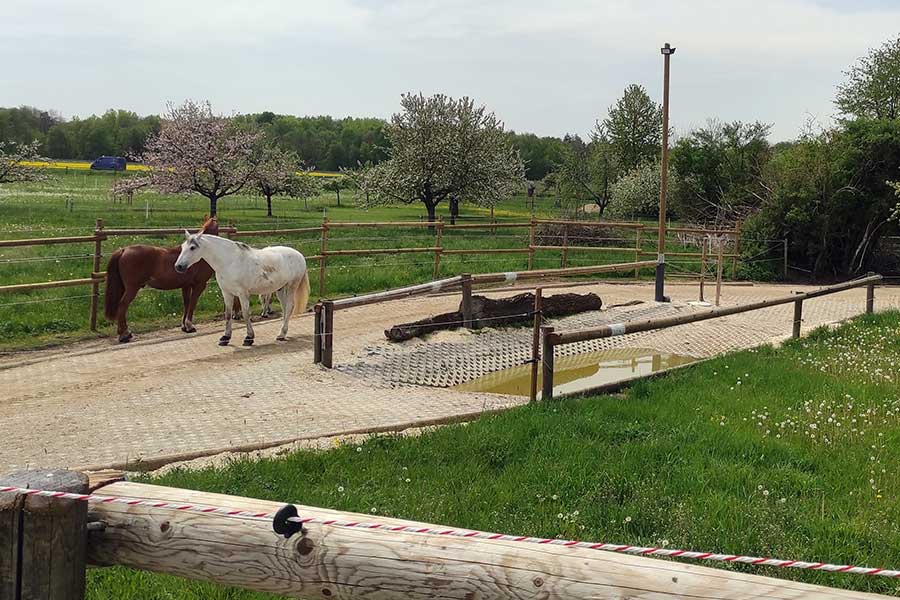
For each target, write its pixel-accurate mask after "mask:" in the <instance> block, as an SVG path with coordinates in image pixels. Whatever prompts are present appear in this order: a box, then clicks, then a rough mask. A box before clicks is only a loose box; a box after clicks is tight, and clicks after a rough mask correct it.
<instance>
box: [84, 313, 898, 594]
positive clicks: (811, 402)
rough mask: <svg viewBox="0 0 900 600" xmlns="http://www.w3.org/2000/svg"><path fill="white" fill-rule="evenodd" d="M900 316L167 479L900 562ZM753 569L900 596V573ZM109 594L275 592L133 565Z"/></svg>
mask: <svg viewBox="0 0 900 600" xmlns="http://www.w3.org/2000/svg"><path fill="white" fill-rule="evenodd" d="M898 380H900V314H898V313H886V314H881V315H876V316H874V317H862V318H859V319H857V320H855V321H853V322H852V323H850V324H847V325H845V326H843V327H841V328H840V329H838V330H819V331H816V332H814V333H813V334H812V335H810V336H809V337H808V338H805V339H802V340H799V341H795V342H791V343H789V344H787V345H786V346H784V347H781V348H778V349H773V348H771V347H765V348H761V349H759V350H753V351H747V352H741V353H737V354H732V355H728V356H725V357H721V358H718V359H714V360H711V361H708V362H705V363H700V364H698V365H695V366H692V367H688V368H685V369H682V370H680V371H678V372H675V373H672V374H670V375H669V376H668V377H665V378H662V379H657V380H653V381H645V382H641V383H639V384H638V385H636V386H634V387H632V388H631V389H629V390H627V392H626V393H625V396H624V397H594V398H587V399H579V400H564V401H557V402H553V403H548V404H544V405H535V406H528V407H523V408H519V409H515V410H510V411H507V412H505V413H502V414H499V415H496V416H491V417H486V418H483V419H480V420H478V421H476V422H474V423H471V424H469V425H468V426H449V427H444V428H441V429H438V430H436V431H433V432H431V433H427V434H425V435H422V436H421V437H413V438H401V437H395V436H386V437H377V438H373V439H371V440H370V441H369V442H367V443H365V444H361V445H359V446H356V445H351V446H344V447H339V448H336V449H333V450H330V451H327V452H310V451H306V452H297V453H294V454H291V455H289V456H287V457H284V458H278V459H265V460H259V461H246V460H240V461H235V462H233V463H231V464H230V465H228V466H226V467H224V468H219V469H212V468H210V469H205V470H201V471H183V470H182V471H175V472H172V473H170V474H168V475H166V476H164V477H160V478H157V479H151V480H149V481H151V482H152V483H159V484H163V485H170V486H176V487H184V488H190V489H199V490H206V491H211V492H222V493H226V494H234V495H242V496H247V497H255V498H266V499H271V500H280V501H295V502H298V503H304V504H309V505H315V506H322V507H329V508H334V509H340V510H349V511H356V512H360V513H366V514H374V515H376V516H381V515H385V516H391V517H400V518H407V519H414V520H421V521H427V522H433V523H441V524H446V525H453V526H459V527H467V528H476V529H483V530H491V531H500V532H506V533H518V534H524V535H536V536H546V537H554V536H560V537H565V538H579V539H585V540H598V541H600V540H602V541H610V542H617V543H627V544H633V545H646V546H666V547H679V548H690V549H698V550H707V551H717V552H730V553H741V554H751V555H756V556H775V557H779V558H789V559H806V560H817V561H823V562H837V563H851V564H857V565H867V566H879V567H884V568H897V567H898V566H900V558H898V557H900V454H898V453H897V452H896V448H897V447H898V443H900V398H898V385H897V382H898ZM731 568H734V569H741V570H746V571H749V572H753V573H759V574H765V575H771V576H776V577H785V578H792V579H799V580H803V581H807V582H812V583H818V584H823V585H830V586H835V587H844V588H850V589H855V590H860V591H870V592H879V593H884V594H890V595H895V596H900V587H898V583H897V582H896V581H892V580H885V579H879V578H876V577H873V578H864V577H860V576H851V575H835V574H826V573H813V572H800V571H789V570H778V569H773V568H769V569H758V568H749V567H741V566H732V567H731ZM88 597H89V598H91V599H92V600H99V599H113V598H132V599H135V600H139V599H147V600H150V599H154V600H155V599H159V598H166V599H172V600H175V599H188V598H191V599H193V598H222V599H225V598H228V599H233V600H238V599H240V600H250V599H261V598H272V597H271V596H264V595H259V594H253V593H249V592H242V591H238V590H225V589H222V588H218V587H215V586H211V585H206V584H198V583H194V582H188V581H185V580H179V579H175V578H171V577H164V576H157V575H151V574H147V573H137V572H134V571H130V570H127V569H119V568H117V569H104V570H97V571H93V572H92V573H91V575H90V578H89V594H88Z"/></svg>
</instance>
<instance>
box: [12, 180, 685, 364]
mask: <svg viewBox="0 0 900 600" xmlns="http://www.w3.org/2000/svg"><path fill="white" fill-rule="evenodd" d="M117 177H122V175H115V174H112V173H97V172H91V171H80V172H70V173H68V174H66V173H64V172H62V173H58V174H57V175H56V177H55V179H54V180H53V181H51V182H46V183H37V184H27V185H24V184H23V185H15V186H4V187H0V239H22V238H42V237H59V236H73V235H89V234H90V233H91V232H92V231H93V227H94V222H95V219H96V218H98V217H100V218H103V219H104V224H105V226H106V227H107V228H136V227H172V226H195V225H196V224H199V223H200V221H201V219H202V217H203V215H204V214H205V213H206V212H207V210H208V202H207V200H206V199H205V198H202V197H200V196H196V195H184V196H162V195H157V194H150V193H148V194H139V195H137V196H136V197H135V200H134V203H133V204H131V205H128V204H126V203H123V202H120V201H115V200H113V199H112V198H110V197H109V188H110V185H111V184H112V182H113V181H115V179H116V178H117ZM274 204H275V211H274V213H275V216H274V217H267V216H266V211H265V203H264V202H263V201H261V200H260V199H258V198H254V197H250V196H234V197H227V198H225V199H223V200H222V201H220V204H219V208H220V220H221V221H222V222H227V221H229V220H233V221H234V222H235V223H236V224H237V226H238V227H239V228H240V229H242V230H249V229H270V228H275V227H303V226H313V225H319V224H321V222H322V218H323V216H326V215H327V217H328V218H329V219H330V220H332V221H416V220H420V219H424V216H425V215H424V210H423V208H422V207H421V206H420V205H410V206H393V207H379V208H371V209H362V208H359V207H357V206H355V205H354V203H353V199H352V194H350V193H348V192H344V193H343V194H342V202H341V204H342V205H341V206H340V207H338V206H337V205H336V198H335V196H334V194H333V193H328V194H327V195H323V196H320V197H318V198H315V199H312V200H310V201H309V202H307V203H304V202H302V201H298V200H284V199H277V198H276V199H275V202H274ZM441 209H442V211H446V207H441ZM489 214H490V213H489V211H488V210H487V209H478V208H474V207H463V216H464V218H466V219H470V220H471V219H482V220H485V219H488V218H489ZM531 214H532V213H531V206H530V204H528V203H527V202H526V198H524V197H520V198H514V199H511V200H509V201H507V202H504V203H503V204H501V205H499V206H497V207H496V208H495V217H496V219H497V220H498V221H504V220H505V221H527V220H528V219H529V218H530V217H531ZM535 214H536V215H537V216H539V217H551V216H556V217H558V216H559V210H558V209H556V208H554V206H553V199H551V198H538V199H537V200H536V202H535ZM445 218H446V215H445ZM600 235H606V236H608V237H613V238H616V239H612V240H609V239H605V240H602V241H600V240H593V243H594V244H602V245H606V246H609V245H613V246H619V245H621V246H623V247H627V248H634V241H633V240H634V234H633V233H631V232H630V231H621V230H619V231H609V232H607V233H601V234H600ZM651 238H653V236H652V235H650V234H649V233H648V234H647V235H646V236H645V245H644V249H645V250H648V251H651V250H653V246H654V239H651ZM180 241H181V240H180V239H179V238H178V236H171V237H169V238H159V237H157V238H147V237H118V238H113V239H111V240H108V241H106V242H104V245H103V251H104V254H105V255H107V256H108V255H109V254H110V253H111V252H112V251H113V250H114V249H115V248H117V247H121V246H125V245H129V244H134V243H147V244H153V245H175V244H178V243H180ZM248 241H249V242H250V243H252V244H253V245H259V246H262V245H269V244H285V243H287V244H289V245H292V246H295V247H296V248H297V249H298V250H300V251H301V252H303V253H304V254H306V255H315V254H317V253H318V251H319V244H320V242H319V235H318V233H311V234H305V235H304V234H300V235H293V236H291V237H289V238H286V237H284V236H273V237H271V238H248ZM560 243H561V240H556V241H555V243H554V241H553V240H550V241H545V242H544V244H545V245H559V244H560ZM570 243H571V244H573V245H574V244H578V243H583V244H585V245H591V241H586V240H576V239H573V240H570ZM527 244H528V233H527V230H526V229H498V230H496V232H494V233H493V234H492V233H491V232H490V231H489V230H457V231H447V232H446V233H445V235H444V237H443V246H444V247H445V248H447V249H478V248H523V247H526V246H527ZM672 244H673V245H672V246H670V249H671V250H673V251H678V250H691V251H695V250H696V248H685V247H681V246H679V245H677V244H676V243H675V242H674V240H673V242H672ZM433 245H434V238H433V235H432V234H431V233H429V231H428V230H427V229H425V228H419V229H399V228H398V229H334V230H332V231H331V232H330V234H329V249H330V250H339V249H359V248H395V247H430V246H433ZM92 250H93V244H91V243H81V244H64V245H56V246H31V247H25V248H0V285H11V284H17V283H33V282H40V281H51V280H61V279H74V278H82V277H89V276H90V271H91V263H92V258H91V252H92ZM644 258H645V259H647V258H648V257H644ZM632 260H634V252H633V250H631V251H629V250H624V249H623V251H622V252H621V253H619V252H606V253H596V252H585V251H571V252H569V257H568V264H569V265H570V266H577V265H585V264H598V263H612V262H630V261H632ZM686 263H689V264H686ZM694 263H696V261H692V260H690V259H689V260H687V261H685V260H684V259H682V260H681V265H680V267H679V261H677V260H674V261H672V269H679V268H682V269H685V268H687V269H694V270H696V264H694ZM535 266H536V267H537V268H550V267H558V266H560V253H559V252H558V251H539V252H538V253H537V254H536V257H535ZM311 267H312V272H311V275H312V277H313V293H314V298H315V297H317V293H316V292H317V291H318V286H317V284H316V278H317V276H318V271H317V265H316V264H315V263H313V264H312V265H311ZM103 268H105V258H104V260H103V264H102V265H101V269H103ZM525 268H527V255H525V254H493V255H487V254H486V255H456V256H453V255H445V256H444V257H443V258H442V260H441V274H442V275H444V276H450V275H456V274H459V273H462V272H467V271H469V272H474V273H478V272H494V271H512V270H524V269H525ZM432 269H433V254H431V253H419V254H402V255H377V256H375V255H373V256H371V257H365V256H363V257H360V256H352V257H332V258H329V262H328V270H327V284H328V285H327V290H326V293H327V294H328V295H330V296H340V295H347V294H356V293H361V292H368V291H373V290H379V289H387V288H391V287H397V286H400V285H404V284H411V283H419V282H422V281H427V280H429V279H430V278H431V277H432ZM623 275H624V276H632V273H625V274H623ZM650 275H651V273H650V271H649V270H648V272H647V276H650ZM89 292H90V288H89V287H87V286H85V287H75V288H63V289H56V290H43V291H38V292H33V293H27V294H25V293H21V294H15V295H13V294H3V295H0V350H3V349H7V350H8V349H16V348H32V347H36V346H40V345H42V344H52V343H59V342H63V341H67V340H73V339H78V338H84V337H88V336H90V335H91V334H90V332H89V331H88V314H89V305H90V298H89ZM220 304H221V300H220V296H219V294H218V292H217V290H216V289H215V280H214V279H213V280H212V281H211V284H210V289H209V291H208V292H207V293H206V294H204V296H203V297H202V298H201V301H200V304H199V307H198V313H197V314H198V317H199V320H202V319H208V318H211V317H213V316H215V315H217V314H220V313H221V306H220ZM180 316H181V295H180V294H179V293H178V292H177V291H176V292H156V291H153V290H147V291H144V292H142V293H141V294H139V295H138V298H137V300H136V301H135V302H134V304H133V305H132V307H131V310H130V311H129V321H130V323H131V325H132V329H133V330H134V331H136V332H141V331H146V330H150V329H155V328H159V327H173V326H176V325H178V324H179V323H180ZM111 332H113V327H112V326H111V325H109V324H106V323H105V322H103V325H102V327H101V331H100V334H101V335H108V334H110V333H111Z"/></svg>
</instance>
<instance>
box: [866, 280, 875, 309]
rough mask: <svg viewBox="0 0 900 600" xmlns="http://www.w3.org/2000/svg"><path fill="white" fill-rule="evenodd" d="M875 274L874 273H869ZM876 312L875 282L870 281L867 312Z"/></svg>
mask: <svg viewBox="0 0 900 600" xmlns="http://www.w3.org/2000/svg"><path fill="white" fill-rule="evenodd" d="M869 275H874V273H869ZM873 312H875V284H874V283H870V284H869V285H867V286H866V314H867V315H871V314H872V313H873Z"/></svg>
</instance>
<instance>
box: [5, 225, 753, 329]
mask: <svg viewBox="0 0 900 600" xmlns="http://www.w3.org/2000/svg"><path fill="white" fill-rule="evenodd" d="M541 225H557V226H562V227H563V231H562V235H561V238H562V240H563V243H562V245H543V244H538V243H537V234H538V230H539V228H540V226H541ZM574 226H579V227H595V228H606V229H623V230H626V231H627V230H633V231H634V232H635V242H634V246H633V247H632V246H630V245H629V246H627V247H626V246H623V247H615V246H584V245H579V243H578V237H577V236H570V235H569V228H570V227H574ZM395 228H412V229H420V230H424V229H429V230H430V231H431V232H433V234H434V243H433V244H431V245H428V246H422V247H397V248H371V249H336V248H334V247H333V245H334V244H335V243H336V242H340V241H345V240H347V239H348V238H346V237H335V236H334V235H333V232H334V231H335V230H341V229H343V230H354V229H395ZM189 229H193V227H192V228H189ZM476 229H481V230H489V231H490V232H491V234H494V233H495V232H496V230H497V229H527V230H528V232H527V238H525V237H523V241H524V242H525V244H524V246H520V247H512V248H447V247H446V236H445V233H446V232H447V231H451V230H462V231H470V230H476ZM644 229H645V226H644V224H642V223H627V222H616V221H569V220H560V219H531V220H529V221H522V222H500V223H498V222H496V221H493V220H491V221H490V222H484V223H459V224H448V223H444V222H443V221H442V220H438V221H436V222H433V223H430V222H428V221H382V222H371V223H365V222H363V223H359V222H337V221H329V220H328V219H327V218H325V219H323V221H322V224H321V225H317V226H311V227H293V228H284V229H279V228H275V229H262V230H246V231H242V230H239V229H238V228H237V227H236V226H234V224H229V225H223V226H221V227H220V228H219V231H220V233H221V234H222V235H225V236H227V237H228V238H230V239H238V238H251V237H263V236H269V237H271V236H290V235H301V234H306V233H317V234H318V240H317V241H318V243H319V253H318V254H316V255H313V256H307V257H306V258H307V260H308V261H309V262H318V268H319V273H318V280H319V282H318V283H319V297H320V298H324V297H325V296H326V295H327V267H328V258H329V257H341V256H368V255H373V256H375V255H394V254H432V255H433V256H434V267H433V272H432V278H433V279H435V280H440V279H441V257H442V256H467V255H468V256H471V255H475V256H477V255H515V254H527V256H528V272H536V271H535V270H534V262H535V254H536V253H537V252H547V251H550V252H559V253H560V266H561V267H563V268H565V267H567V266H568V262H569V260H570V252H590V253H603V252H606V253H617V254H623V253H624V254H632V253H633V254H634V263H635V264H636V263H639V262H640V259H641V258H642V257H646V256H654V257H655V256H656V252H655V251H654V252H649V251H646V250H644V249H643V242H644V236H643V231H644ZM184 230H185V228H183V227H158V228H147V227H144V228H137V229H107V228H105V227H104V224H103V220H102V219H97V222H96V225H95V228H94V232H93V235H84V236H68V237H55V238H36V239H21V240H0V248H15V247H24V246H43V245H56V244H79V243H90V244H93V253H92V255H91V256H92V258H93V261H92V263H93V264H92V270H91V273H90V274H89V275H90V277H87V278H75V279H67V280H59V281H47V282H35V283H22V284H15V285H5V286H0V293H22V292H30V291H36V290H45V289H52V288H63V287H75V286H91V302H90V308H89V315H88V318H89V321H90V328H91V330H92V331H95V330H96V328H97V319H98V313H99V311H100V284H101V283H102V281H101V279H102V277H98V275H101V270H100V269H101V261H102V258H103V256H104V253H103V243H104V242H105V241H109V240H111V239H113V238H122V237H132V236H142V237H156V236H159V237H164V236H172V235H181V234H182V233H183V231H184ZM670 231H673V232H690V233H701V234H702V233H706V234H708V235H728V236H731V237H732V238H733V239H734V240H735V247H736V248H737V247H738V244H739V241H740V232H739V231H738V230H724V229H717V230H703V229H697V228H689V227H688V228H676V227H673V228H670ZM390 239H391V238H390V237H386V238H385V241H388V242H389V241H390ZM570 240H572V241H574V243H573V244H570ZM309 241H310V242H311V243H312V242H314V241H315V240H309ZM629 244H630V242H629ZM329 245H331V246H332V247H331V248H329ZM668 255H669V256H673V257H674V256H678V257H697V258H699V257H700V256H701V253H700V252H670V253H668ZM724 256H725V257H728V258H732V259H733V261H734V262H733V265H732V275H734V274H736V268H737V267H736V264H737V263H736V261H737V259H738V253H737V252H735V253H733V254H726V255H724ZM640 268H641V266H635V267H634V270H635V277H637V276H638V275H639V271H640ZM613 270H617V269H613ZM594 272H603V271H594ZM488 275H490V274H488ZM479 277H482V276H481V275H478V276H476V279H477V278H479Z"/></svg>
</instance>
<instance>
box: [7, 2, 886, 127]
mask: <svg viewBox="0 0 900 600" xmlns="http://www.w3.org/2000/svg"><path fill="white" fill-rule="evenodd" d="M297 6H299V5H298V4H297V3H290V2H284V1H283V0H269V1H267V2H262V3H259V4H258V5H254V7H253V8H252V9H250V8H244V7H242V6H237V5H231V6H228V7H224V8H223V7H221V6H218V5H215V4H213V3H212V2H211V1H210V0H202V1H198V2H195V3H192V4H190V5H188V6H184V5H182V4H175V3H174V2H172V1H171V0H164V1H163V2H161V3H158V4H155V5H153V6H146V5H137V6H133V7H129V9H128V11H123V12H121V14H120V13H118V12H115V11H112V12H111V11H108V10H105V9H106V7H107V5H106V4H102V3H100V2H97V1H96V0H88V1H87V2H82V3H79V5H78V6H73V5H69V4H67V3H65V2H63V1H62V0H50V2H49V3H42V4H37V3H34V4H31V5H27V6H25V7H22V6H16V7H15V10H14V9H13V7H12V6H6V7H0V22H4V23H7V25H6V27H5V29H8V31H6V32H4V35H3V36H0V48H2V49H3V50H5V51H6V54H8V55H17V56H21V59H19V60H15V61H11V63H10V64H9V65H8V67H7V69H5V70H4V72H3V73H2V74H0V106H22V105H26V106H34V107H37V108H40V109H43V110H55V111H58V112H59V113H60V114H61V115H62V116H64V117H65V118H67V119H71V118H74V117H78V118H85V117H88V116H90V115H92V114H96V115H101V114H103V112H105V110H106V108H107V107H112V109H113V110H117V109H123V110H130V111H132V112H135V113H137V114H139V115H148V114H162V113H163V112H164V111H165V107H166V104H167V103H168V102H174V103H180V102H182V101H183V100H184V99H186V98H198V99H208V100H209V101H210V103H211V104H212V107H213V110H214V111H215V112H217V113H221V114H226V115H227V114H233V113H240V114H251V113H260V112H264V111H271V112H274V113H276V114H287V115H294V116H310V117H314V116H331V117H333V118H343V117H345V116H346V117H354V118H380V119H388V118H390V116H391V114H393V113H394V112H396V111H397V110H399V100H400V94H401V93H403V92H407V91H410V92H419V91H421V92H422V93H424V94H433V93H438V92H441V93H446V94H448V95H451V96H456V97H458V96H464V95H465V96H470V97H471V98H473V99H474V100H475V101H476V102H477V103H478V104H483V105H485V106H486V107H487V108H488V109H489V110H491V111H493V112H494V113H495V114H496V115H497V116H498V117H499V118H500V119H501V120H502V121H503V122H504V124H505V126H506V128H507V129H508V130H513V131H516V132H517V133H534V134H535V135H537V136H539V137H545V136H553V137H563V136H564V135H565V134H566V133H571V134H578V135H580V136H581V137H582V138H587V137H588V136H589V132H590V130H591V129H592V128H593V126H594V122H595V120H597V119H602V118H603V117H604V116H605V115H606V111H607V110H608V108H609V106H611V105H612V104H613V103H614V102H615V101H616V99H618V98H619V97H620V96H621V94H622V91H623V90H624V88H625V87H626V86H627V85H629V84H631V83H637V84H639V85H642V86H644V87H645V88H646V89H647V91H648V93H649V94H650V96H651V98H653V99H654V100H655V101H656V102H659V101H660V100H661V87H662V57H661V55H660V53H659V48H660V47H661V46H662V45H663V44H664V43H666V42H669V43H671V44H672V45H673V46H674V47H676V49H677V51H676V54H675V55H674V57H673V58H672V92H671V118H672V126H673V128H674V130H675V132H676V135H684V134H686V133H688V132H689V131H691V130H693V129H695V128H697V127H700V126H703V125H705V124H706V122H707V121H708V120H710V119H717V120H720V121H726V122H729V121H736V120H737V121H743V122H753V121H760V122H762V123H767V124H772V125H773V128H772V132H771V134H770V136H769V139H770V141H772V142H773V143H777V142H780V141H790V140H793V139H796V138H797V137H798V135H799V134H800V132H801V131H802V129H803V127H804V124H805V123H807V122H808V121H810V120H813V121H814V122H817V123H819V124H821V125H828V124H830V123H831V122H832V121H833V119H834V118H835V116H836V109H835V107H834V106H833V103H832V102H833V99H834V93H835V90H836V87H837V85H838V84H839V83H840V82H841V81H843V80H844V74H843V72H844V71H846V70H847V69H848V68H850V67H851V66H852V65H853V64H854V63H855V62H856V61H857V60H858V59H859V58H860V57H861V56H864V55H865V54H866V53H867V52H868V50H869V49H870V48H873V47H877V46H880V45H881V44H882V43H884V42H885V41H886V40H888V39H889V38H890V37H891V36H896V33H897V31H896V28H895V26H894V25H893V24H895V23H897V22H900V5H897V4H896V3H891V2H890V1H889V0H864V1H861V2H855V3H853V4H852V5H850V6H848V5H847V3H844V2H840V1H838V0H761V1H760V2H757V3H755V4H754V5H753V6H752V7H747V6H745V5H744V4H743V3H740V2H713V1H712V0H698V1H697V2H694V3H692V4H691V5H690V6H689V7H687V8H685V7H683V6H682V7H675V6H671V5H669V4H666V3H663V2H660V1H657V0H654V1H652V2H644V3H642V4H641V5H639V6H635V5H633V4H631V3H628V2H625V1H624V0H614V1H610V2H606V3H604V4H602V5H595V4H594V3H591V2H587V1H582V0H578V1H572V2H568V3H566V4H565V5H564V6H562V7H548V6H546V5H543V4H541V3H538V2H534V1H528V2H521V3H513V2H510V1H509V0H503V1H499V2H493V3H490V4H488V5H480V4H478V3H476V2H474V1H473V0H453V1H452V2H436V1H434V0H430V1H427V2H419V3H414V2H411V1H409V0H402V1H398V2H382V1H363V0H339V1H338V2H335V3H332V4H330V5H328V6H322V5H317V4H312V3H305V4H304V5H303V6H304V8H302V9H299V8H297ZM98 13H99V18H98ZM48 15H50V17H49V18H48ZM837 27H839V28H840V29H836V28H837ZM836 30H840V31H841V36H840V37H833V36H832V35H831V33H830V32H832V31H836ZM35 39H40V40H41V42H42V43H41V44H40V45H39V46H35V45H34V43H33V41H34V40H35ZM194 40H200V41H201V43H195V41H194ZM29 44H30V46H29ZM23 47H28V48H29V51H28V53H24V55H23V53H22V51H21V48H23ZM748 49H749V50H748ZM360 56H362V57H365V58H366V59H367V62H366V63H361V62H360V58H359V57H360ZM609 57H613V60H609ZM172 64H178V65H181V68H179V69H172V68H171V65H172ZM48 83H52V85H48ZM60 90H64V91H63V92H62V93H61V92H60Z"/></svg>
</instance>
